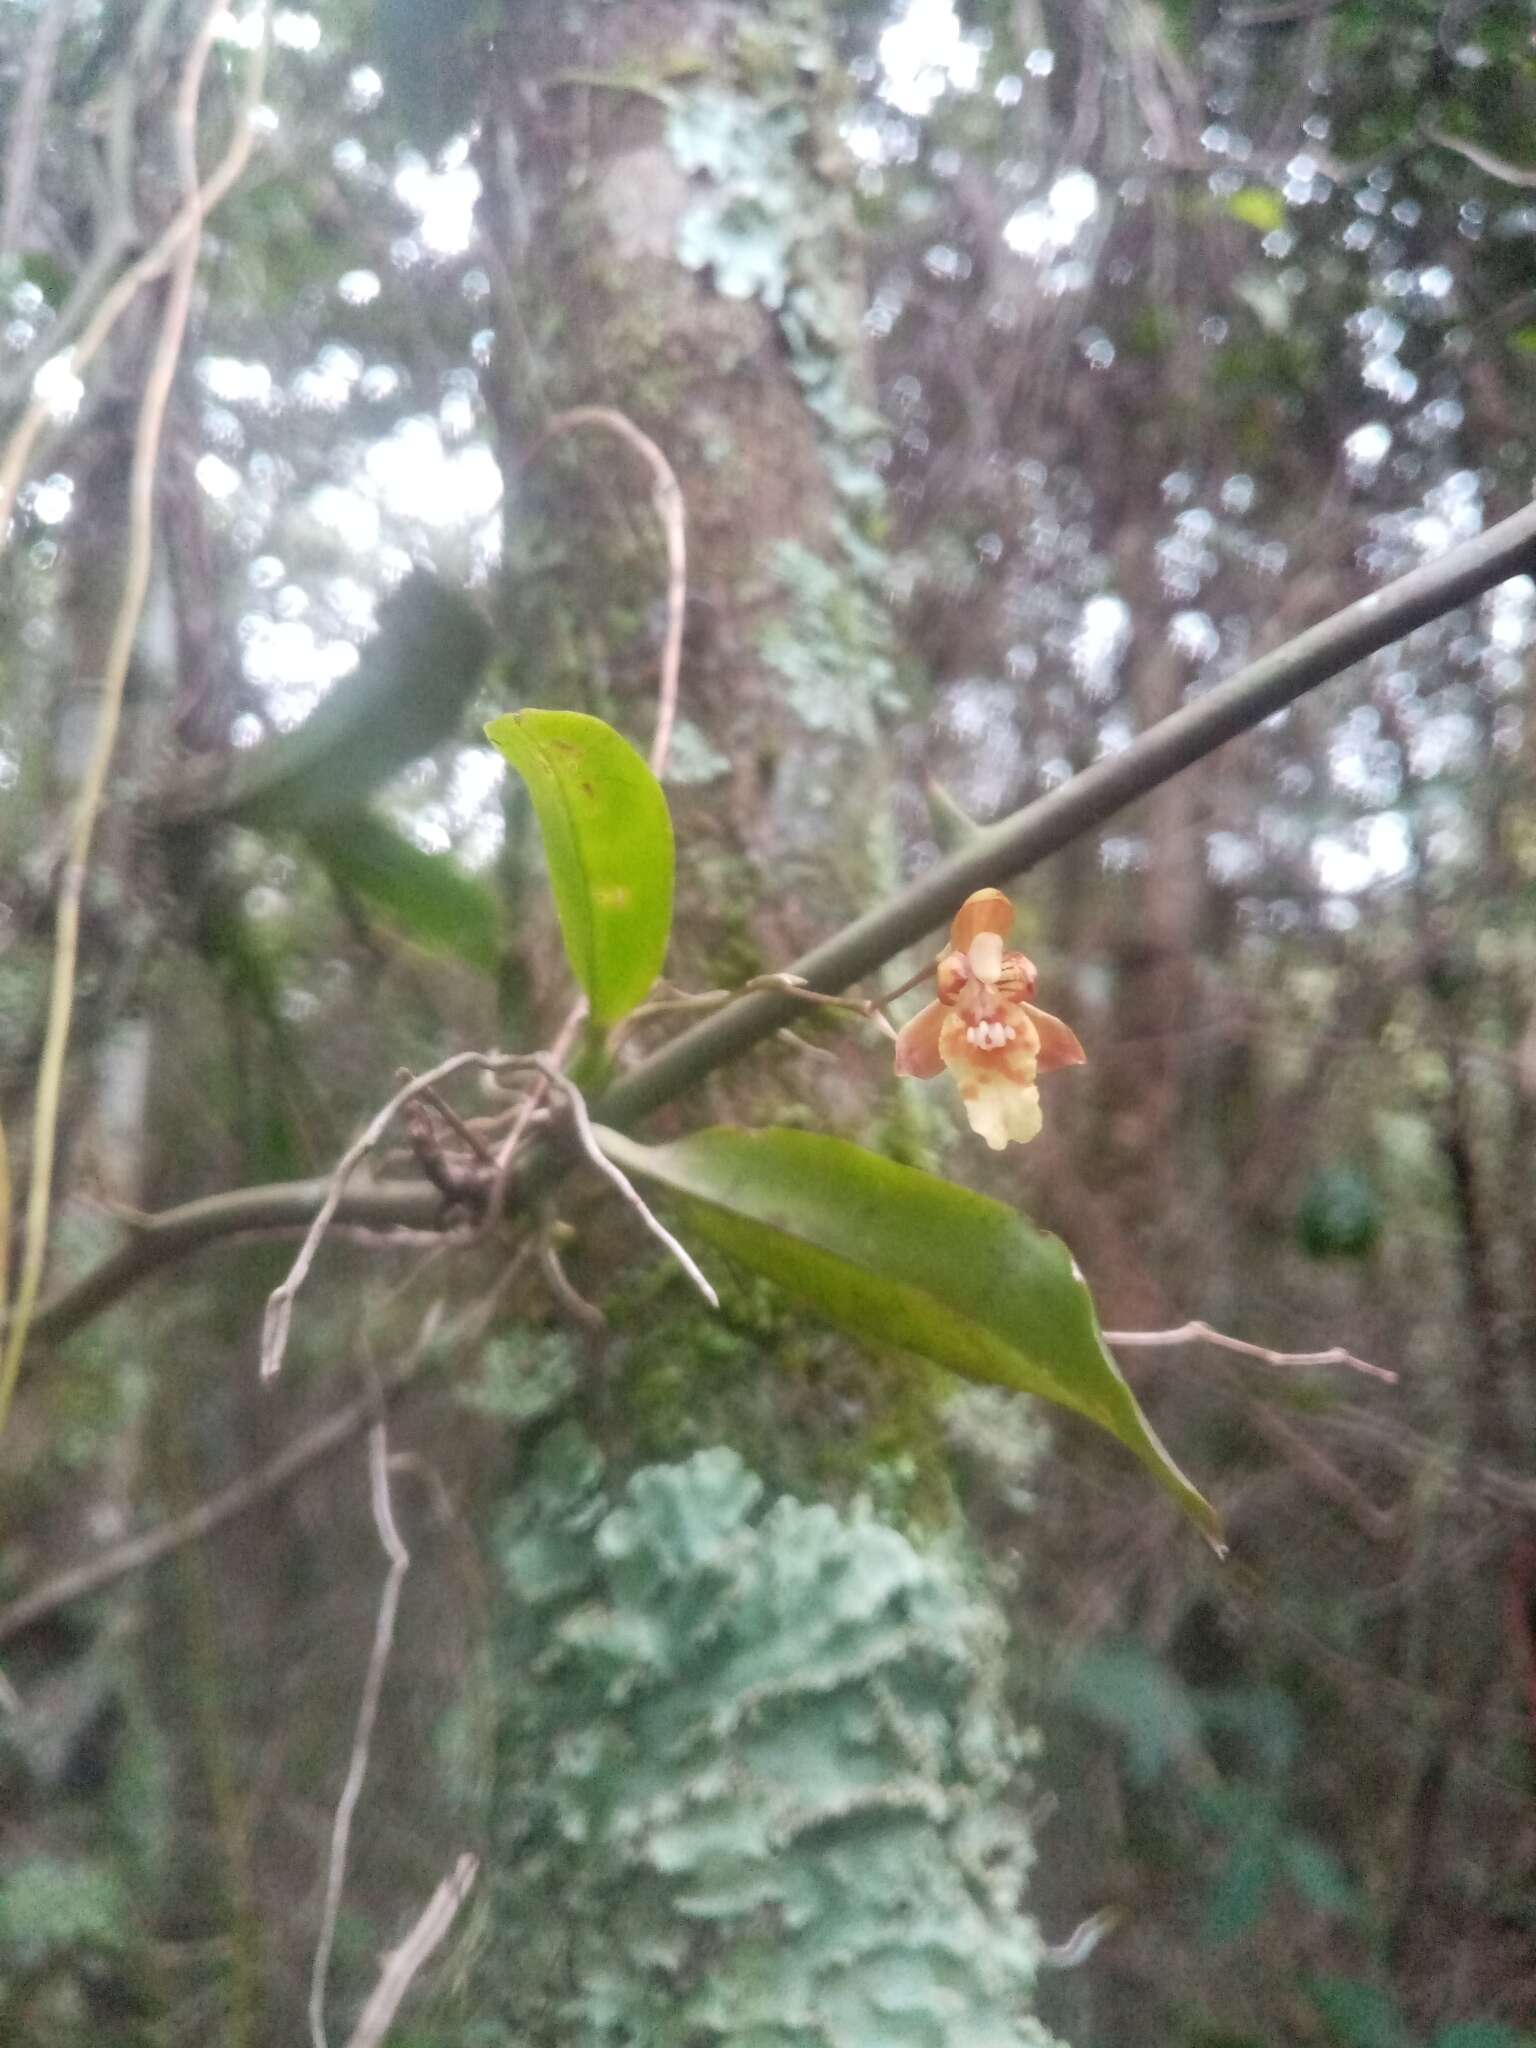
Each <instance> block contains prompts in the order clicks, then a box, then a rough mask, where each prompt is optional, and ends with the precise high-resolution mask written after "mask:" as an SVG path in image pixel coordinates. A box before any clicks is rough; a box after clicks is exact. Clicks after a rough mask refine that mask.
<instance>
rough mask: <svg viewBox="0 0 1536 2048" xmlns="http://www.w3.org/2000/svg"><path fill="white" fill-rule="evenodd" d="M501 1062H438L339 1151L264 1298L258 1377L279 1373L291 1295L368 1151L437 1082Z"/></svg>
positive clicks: (464, 1058) (459, 1058)
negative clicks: (300, 1236)
mask: <svg viewBox="0 0 1536 2048" xmlns="http://www.w3.org/2000/svg"><path fill="white" fill-rule="evenodd" d="M502 1064H511V1063H510V1062H503V1061H502V1060H501V1058H500V1056H499V1055H498V1054H495V1053H483V1052H456V1053H454V1055H453V1056H452V1058H451V1059H446V1060H441V1061H440V1062H439V1063H438V1064H437V1066H435V1067H433V1068H432V1069H431V1070H430V1071H429V1072H428V1073H425V1074H419V1075H417V1077H416V1078H415V1079H414V1080H412V1081H407V1082H406V1084H405V1086H404V1087H402V1088H397V1089H396V1090H395V1092H394V1094H393V1095H392V1096H391V1097H390V1098H389V1100H388V1102H386V1103H385V1105H384V1107H383V1108H382V1109H381V1110H380V1111H379V1112H378V1113H377V1115H376V1116H375V1117H374V1118H373V1119H372V1121H371V1122H370V1123H369V1124H368V1125H367V1127H366V1128H365V1129H364V1131H363V1133H362V1135H361V1137H359V1138H356V1139H354V1140H353V1142H352V1143H351V1144H350V1145H349V1146H348V1147H347V1149H346V1151H345V1152H343V1153H342V1155H341V1157H340V1159H339V1160H338V1161H337V1162H336V1165H335V1168H334V1169H333V1171H332V1173H331V1176H330V1180H329V1182H328V1184H327V1187H326V1194H325V1200H324V1201H323V1202H322V1203H321V1204H320V1207H319V1210H318V1211H317V1213H316V1215H315V1218H314V1221H313V1222H312V1223H311V1224H310V1226H309V1229H308V1231H307V1232H306V1233H305V1237H304V1242H303V1244H302V1245H300V1247H299V1255H298V1257H297V1258H296V1259H295V1260H294V1262H293V1265H292V1267H291V1268H290V1270H289V1273H288V1277H287V1279H286V1280H285V1281H284V1282H283V1284H282V1285H281V1287H275V1288H274V1289H273V1290H272V1292H271V1294H270V1295H268V1297H267V1308H266V1314H265V1315H264V1317H263V1318H262V1326H261V1377H262V1378H263V1379H264V1380H269V1379H273V1378H274V1377H275V1376H276V1375H277V1374H278V1373H279V1372H280V1371H281V1370H282V1364H283V1353H284V1352H285V1351H286V1350H287V1348H288V1328H289V1324H290V1323H291V1321H292V1319H293V1301H294V1296H295V1295H296V1294H297V1293H298V1291H299V1289H300V1288H301V1287H302V1286H303V1285H304V1282H305V1279H306V1278H307V1276H308V1273H309V1269H310V1267H311V1266H312V1265H313V1264H314V1262H315V1254H316V1252H317V1251H319V1249H320V1242H321V1239H322V1238H323V1237H324V1236H325V1233H326V1231H327V1230H328V1229H329V1228H330V1226H331V1219H332V1218H333V1217H334V1216H335V1214H336V1211H337V1209H338V1207H339V1206H340V1204H341V1198H342V1196H343V1195H344V1194H345V1193H346V1189H347V1182H348V1181H349V1180H350V1179H351V1178H352V1176H353V1174H354V1173H355V1172H356V1171H357V1169H358V1167H359V1166H360V1165H361V1164H362V1162H363V1160H364V1159H365V1158H366V1156H367V1155H368V1153H370V1152H371V1151H372V1150H373V1148H374V1147H375V1146H376V1145H377V1144H378V1142H379V1140H380V1139H381V1138H382V1137H383V1136H384V1133H385V1132H386V1131H387V1130H388V1129H389V1126H390V1125H391V1124H392V1123H393V1122H394V1120H395V1118H396V1116H398V1115H399V1113H400V1111H401V1110H402V1109H403V1108H404V1107H405V1105H406V1104H407V1103H408V1102H411V1101H413V1100H414V1099H415V1097H417V1096H418V1095H424V1094H426V1093H427V1092H428V1091H429V1090H431V1089H433V1088H435V1087H436V1085H437V1083H438V1082H439V1081H445V1080H446V1079H447V1078H448V1076H449V1075H450V1074H457V1073H461V1072H462V1071H463V1070H464V1068H465V1067H489V1068H493V1069H494V1068H495V1067H497V1066H499V1065H502Z"/></svg>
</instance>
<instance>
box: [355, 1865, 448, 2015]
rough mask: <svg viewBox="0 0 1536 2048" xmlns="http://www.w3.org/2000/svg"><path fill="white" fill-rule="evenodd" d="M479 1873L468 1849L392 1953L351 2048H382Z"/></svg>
mask: <svg viewBox="0 0 1536 2048" xmlns="http://www.w3.org/2000/svg"><path fill="white" fill-rule="evenodd" d="M479 1873H480V1859H479V1857H478V1856H474V1855H471V1854H470V1853H469V1851H468V1850H466V1851H465V1853H464V1854H463V1855H462V1856H461V1857H460V1858H459V1860H458V1862H457V1863H455V1865H454V1866H453V1869H452V1870H451V1871H450V1872H449V1873H448V1875H447V1876H446V1877H445V1878H444V1879H443V1881H442V1883H441V1884H440V1885H439V1886H438V1888H437V1890H436V1891H435V1892H434V1893H433V1894H432V1896H431V1898H430V1899H429V1900H428V1901H427V1903H426V1906H425V1907H424V1908H423V1910H422V1914H421V1917H420V1919H419V1920H418V1921H417V1922H416V1925H415V1926H414V1927H413V1928H412V1929H411V1931H410V1933H409V1934H408V1935H407V1936H406V1937H405V1939H404V1941H402V1942H401V1944H400V1946H399V1947H398V1948H397V1949H392V1950H391V1951H390V1954H389V1956H388V1958H387V1959H386V1961H385V1964H384V1970H383V1974H382V1975H381V1976H380V1978H379V1981H378V1983H377V1984H376V1985H375V1986H374V1988H373V1991H372V1994H371V1995H370V1997H369V2000H368V2003H367V2004H366V2005H365V2006H364V2007H363V2009H362V2011H361V2012H360V2013H359V2014H358V2018H357V2025H356V2026H355V2027H354V2028H353V2029H352V2032H351V2033H350V2034H349V2035H348V2037H347V2048H378V2043H379V2042H380V2041H382V2040H383V2038H384V2036H385V2035H386V2034H387V2033H388V2031H389V2028H390V2023H391V2021H392V2020H393V2019H394V2017H395V2014H396V2012H397V2011H398V2010H399V2007H400V2001H401V1999H402V1998H404V1996H405V1994H406V1992H407V1991H409V1989H410V1988H411V1983H412V1980H413V1979H414V1978H415V1976H416V1973H417V1972H418V1971H419V1970H420V1968H421V1966H422V1965H423V1963H425V1962H426V1961H427V1959H428V1957H429V1956H430V1955H431V1954H432V1951H433V1950H434V1949H435V1948H436V1947H437V1945H438V1943H439V1942H440V1941H441V1940H442V1939H443V1937H444V1935H445V1934H446V1933H447V1932H448V1930H449V1928H450V1927H451V1926H452V1925H453V1923H454V1919H455V1917H456V1916H457V1914H458V1910H459V1908H460V1906H462V1905H463V1903H464V1901H465V1899H466V1898H467V1897H468V1896H469V1891H470V1887H471V1886H472V1885H473V1884H474V1881H475V1879H476V1877H477V1876H478V1875H479Z"/></svg>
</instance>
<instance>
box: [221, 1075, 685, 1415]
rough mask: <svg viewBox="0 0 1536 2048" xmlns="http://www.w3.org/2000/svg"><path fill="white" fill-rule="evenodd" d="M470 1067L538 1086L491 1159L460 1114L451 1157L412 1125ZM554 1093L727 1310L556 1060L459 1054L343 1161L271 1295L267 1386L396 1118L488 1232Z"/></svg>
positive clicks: (381, 1118)
mask: <svg viewBox="0 0 1536 2048" xmlns="http://www.w3.org/2000/svg"><path fill="white" fill-rule="evenodd" d="M469 1067H474V1068H478V1069H479V1070H480V1071H481V1072H483V1073H490V1074H494V1075H498V1076H499V1075H503V1074H519V1073H521V1074H526V1075H530V1076H533V1077H534V1078H535V1081H536V1086H535V1088H534V1089H532V1090H530V1092H529V1095H528V1096H527V1097H525V1098H524V1103H523V1105H521V1107H522V1109H523V1110H524V1111H525V1112H526V1113H525V1114H523V1115H522V1116H521V1117H520V1120H519V1121H518V1122H517V1123H516V1124H514V1126H513V1129H512V1131H511V1132H510V1133H509V1135H508V1137H507V1138H506V1139H505V1140H504V1141H503V1142H502V1145H501V1147H500V1148H499V1150H498V1151H497V1152H496V1154H495V1155H494V1156H492V1155H490V1153H489V1152H488V1149H487V1148H486V1146H485V1145H484V1143H483V1142H481V1141H480V1140H478V1139H477V1138H476V1136H475V1134H474V1132H473V1131H472V1130H471V1129H470V1128H469V1126H468V1125H467V1124H466V1123H465V1122H464V1119H463V1118H461V1117H458V1116H457V1115H450V1116H448V1117H445V1119H444V1120H445V1122H447V1123H448V1125H449V1128H450V1129H451V1130H452V1131H453V1132H454V1134H455V1135H456V1136H458V1135H461V1134H462V1136H463V1139H464V1142H465V1144H466V1145H467V1146H468V1147H469V1148H470V1149H469V1150H468V1151H465V1152H458V1153H454V1154H452V1155H448V1154H445V1153H444V1152H443V1150H442V1148H441V1147H440V1146H438V1145H437V1144H436V1141H435V1138H434V1135H433V1132H432V1130H431V1127H430V1124H429V1123H427V1122H423V1121H416V1120H410V1119H409V1113H410V1112H411V1111H412V1110H413V1109H416V1110H417V1111H418V1114H419V1117H420V1118H423V1119H424V1118H425V1117H426V1115H427V1112H426V1105H427V1104H428V1103H431V1104H432V1105H433V1107H434V1108H437V1109H438V1110H439V1112H440V1113H441V1110H442V1109H443V1108H445V1107H446V1105H444V1104H442V1100H441V1097H440V1096H439V1095H438V1094H437V1088H438V1084H439V1083H440V1082H442V1081H445V1080H447V1079H448V1078H449V1076H450V1075H453V1074H458V1073H462V1072H463V1071H464V1070H465V1069H466V1068H469ZM551 1090H553V1091H554V1092H556V1093H557V1094H559V1095H562V1096H563V1097H564V1098H565V1103H566V1107H567V1109H568V1111H569V1114H570V1123H571V1129H572V1131H573V1132H574V1134H575V1137H576V1141H577V1143H578V1145H579V1146H580V1148H581V1151H582V1153H583V1155H584V1156H585V1158H586V1159H587V1161H588V1163H589V1164H590V1165H591V1166H592V1167H593V1168H595V1170H596V1171H597V1172H598V1173H600V1174H601V1175H602V1176H603V1178H604V1179H605V1180H606V1181H607V1182H608V1183H609V1184H610V1185H611V1186H612V1187H613V1189H614V1190H615V1192H616V1193H617V1194H618V1195H619V1196H620V1198H621V1199H622V1200H623V1202H624V1203H625V1205H626V1206H627V1207H628V1208H630V1209H633V1210H634V1212H635V1214H636V1215H637V1216H638V1217H639V1219H640V1221H641V1223H643V1224H644V1226H645V1228H646V1229H647V1230H648V1231H649V1232H650V1234H651V1235H652V1237H654V1238H655V1239H656V1241H657V1243H658V1244H660V1245H662V1246H663V1247H664V1248H665V1249H666V1250H667V1251H668V1252H670V1253H671V1255H672V1257H673V1258H674V1259H675V1260H676V1261H677V1263H678V1265H680V1266H681V1267H682V1269H683V1271H684V1273H686V1274H687V1276H688V1278H689V1279H690V1280H691V1281H692V1282H693V1284H694V1286H695V1287H696V1288H697V1289H698V1290H699V1292H700V1293H701V1294H702V1295H703V1297H704V1299H705V1300H706V1301H707V1302H708V1303H709V1305H710V1307H711V1308H718V1307H719V1306H720V1302H719V1297H718V1296H717V1295H716V1293H715V1290H714V1288H713V1287H711V1285H710V1284H709V1281H708V1280H707V1279H706V1278H705V1277H704V1274H703V1272H702V1271H701V1270H700V1268H699V1266H698V1263H697V1262H696V1260H695V1259H694V1258H693V1256H692V1254H691V1253H690V1252H689V1251H688V1250H687V1248H686V1247H685V1246H684V1245H682V1244H681V1243H679V1241H678V1240H677V1238H675V1237H674V1236H673V1235H672V1233H671V1231H670V1230H668V1229H667V1228H666V1226H665V1225H664V1224H663V1223H662V1222H660V1220H659V1219H658V1218H657V1217H656V1216H655V1215H654V1214H653V1213H652V1211H651V1209H650V1208H649V1206H648V1205H647V1204H646V1202H645V1200H644V1198H643V1197H642V1196H641V1195H640V1193H639V1192H638V1190H637V1189H636V1188H635V1186H634V1185H633V1183H632V1182H631V1181H630V1180H629V1179H628V1178H627V1176H626V1175H625V1174H623V1173H622V1172H621V1171H620V1170H619V1168H618V1167H617V1166H615V1165H614V1163H613V1161H612V1160H611V1159H609V1158H607V1157H606V1156H605V1155H604V1153H603V1152H602V1150H601V1149H600V1148H599V1146H598V1143H597V1139H596V1137H595V1136H594V1135H593V1130H592V1120H591V1118H590V1117H589V1116H588V1114H587V1104H586V1098H585V1097H584V1096H583V1095H582V1092H581V1090H580V1089H579V1088H578V1087H577V1086H576V1084H575V1082H574V1081H572V1080H571V1079H570V1078H569V1077H568V1076H567V1075H566V1074H564V1073H562V1071H561V1069H560V1067H559V1065H558V1063H557V1061H556V1059H555V1058H554V1057H553V1056H552V1055H550V1054H548V1053H520V1054H512V1053H489V1052H460V1053H455V1054H454V1055H453V1056H452V1058H451V1059H446V1060H443V1061H442V1062H441V1063H440V1064H439V1065H437V1066H435V1067H433V1068H431V1069H430V1071H429V1072H427V1073H425V1074H417V1075H414V1076H411V1077H408V1078H407V1079H406V1080H405V1081H404V1083H403V1084H402V1085H401V1086H400V1087H399V1088H397V1089H396V1090H395V1092H394V1094H393V1095H392V1096H390V1098H389V1100H388V1101H387V1102H386V1103H385V1104H384V1105H383V1107H382V1108H381V1109H380V1110H379V1111H378V1112H377V1113H376V1114H375V1115H374V1116H373V1118H372V1119H371V1120H370V1121H369V1123H368V1124H367V1126H366V1127H365V1128H364V1130H363V1131H362V1132H361V1133H360V1135H359V1136H358V1137H357V1138H355V1139H354V1140H353V1142H352V1143H351V1144H350V1145H349V1146H348V1147H347V1149H346V1151H345V1152H344V1153H343V1154H342V1155H341V1158H340V1159H339V1160H338V1161H337V1163H336V1165H335V1167H334V1169H333V1170H332V1173H331V1176H330V1179H329V1181H328V1183H327V1185H326V1191H325V1199H324V1201H323V1202H322V1203H321V1205H320V1207H319V1209H318V1211H317V1212H316V1214H315V1217H314V1220H313V1221H312V1222H311V1224H310V1226H309V1229H308V1230H307V1231H306V1233H305V1236H304V1241H303V1243H302V1244H301V1245H300V1246H299V1251H298V1255H297V1257H296V1258H295V1259H294V1262H293V1265H292V1266H291V1267H290V1269H289V1271H288V1276H287V1278H286V1279H285V1280H284V1281H283V1283H282V1285H281V1286H279V1287H275V1288H274V1289H273V1290H272V1292H271V1294H270V1295H269V1296H268V1297H267V1306H266V1312H265V1314H264V1316H263V1318H262V1329H261V1377H262V1379H263V1380H270V1379H273V1378H275V1377H276V1375H277V1374H278V1373H279V1372H280V1371H281V1370H282V1365H283V1358H284V1355H285V1353H286V1352H287V1348H288V1337H289V1332H290V1329H291V1327H292V1322H293V1304H294V1301H295V1299H296V1297H297V1295H298V1292H299V1289H300V1288H301V1287H302V1286H303V1285H304V1282H305V1280H306V1279H307V1278H308V1276H309V1271H310V1268H311V1267H312V1266H313V1264H314V1262H315V1257H316V1254H317V1253H318V1252H319V1249H320V1246H321V1244H322V1243H323V1241H324V1239H325V1237H326V1234H327V1233H328V1232H329V1231H330V1230H331V1229H332V1227H333V1225H334V1223H335V1218H336V1212H337V1210H338V1208H339V1207H340V1206H341V1199H342V1196H343V1195H344V1194H345V1193H346V1191H347V1186H348V1183H349V1182H350V1181H351V1179H352V1176H353V1174H354V1173H356V1171H357V1169H358V1167H359V1166H360V1165H361V1164H362V1162H363V1160H364V1159H365V1158H366V1157H367V1156H368V1154H369V1153H370V1152H373V1151H374V1150H376V1149H377V1147H378V1146H379V1145H380V1143H381V1142H382V1141H383V1139H384V1136H385V1134H386V1132H387V1131H388V1130H389V1127H390V1125H391V1124H392V1123H393V1122H394V1120H395V1118H396V1117H397V1116H399V1115H401V1114H402V1113H406V1114H407V1116H408V1120H409V1127H410V1129H411V1134H412V1138H413V1149H414V1150H415V1152H416V1154H417V1158H418V1160H419V1162H420V1163H421V1165H422V1168H423V1171H424V1172H426V1173H427V1174H428V1177H429V1178H430V1179H431V1180H432V1181H433V1183H434V1185H436V1186H437V1187H439V1188H440V1189H442V1191H443V1195H444V1199H445V1200H447V1201H454V1202H460V1203H463V1204H465V1205H466V1206H469V1205H472V1204H476V1205H480V1206H483V1209H484V1211H485V1221H486V1223H487V1226H488V1225H489V1223H490V1222H491V1221H492V1220H494V1218H495V1217H497V1216H498V1215H500V1213H501V1209H502V1206H503V1203H504V1200H505V1194H506V1188H507V1184H508V1181H509V1179H510V1174H511V1168H512V1165H513V1157H514V1153H515V1149H516V1144H517V1141H518V1140H520V1139H521V1137H522V1135H523V1132H524V1131H525V1130H526V1128H527V1126H528V1123H529V1122H530V1121H531V1118H532V1114H533V1108H534V1106H535V1104H536V1102H537V1101H538V1100H540V1099H542V1097H543V1096H544V1095H545V1094H547V1093H548V1092H549V1091H551Z"/></svg>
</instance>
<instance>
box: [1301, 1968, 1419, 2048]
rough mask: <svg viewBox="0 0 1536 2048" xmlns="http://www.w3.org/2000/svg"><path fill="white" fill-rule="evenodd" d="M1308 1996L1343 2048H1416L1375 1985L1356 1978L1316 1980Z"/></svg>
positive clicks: (1310, 1987) (1405, 2028)
mask: <svg viewBox="0 0 1536 2048" xmlns="http://www.w3.org/2000/svg"><path fill="white" fill-rule="evenodd" d="M1307 1994H1308V1996H1309V1997H1310V1998H1311V2000H1312V2003H1313V2004H1314V2005H1315V2006H1316V2007H1317V2009H1318V2011H1319V2012H1320V2013H1321V2014H1322V2016H1323V2019H1324V2021H1325V2023H1326V2024H1327V2027H1328V2031H1329V2032H1330V2033H1331V2034H1332V2035H1333V2037H1334V2039H1335V2040H1336V2041H1338V2042H1340V2043H1341V2044H1342V2048H1413V2039H1412V2036H1411V2035H1410V2034H1409V2032H1408V2029H1407V2027H1406V2026H1404V2024H1403V2020H1402V2015H1401V2014H1400V2013H1399V2012H1398V2009H1397V2007H1396V2006H1395V2005H1394V2004H1393V2002H1392V2000H1391V1999H1390V1998H1388V1997H1387V1995H1386V1993H1385V1992H1384V1991H1378V1990H1376V1988H1375V1986H1374V1985H1371V1984H1362V1983H1361V1982H1360V1981H1359V1980H1358V1978H1355V1977H1314V1978H1313V1979H1312V1980H1311V1981H1310V1982H1309V1984H1308V1985H1307Z"/></svg>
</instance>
